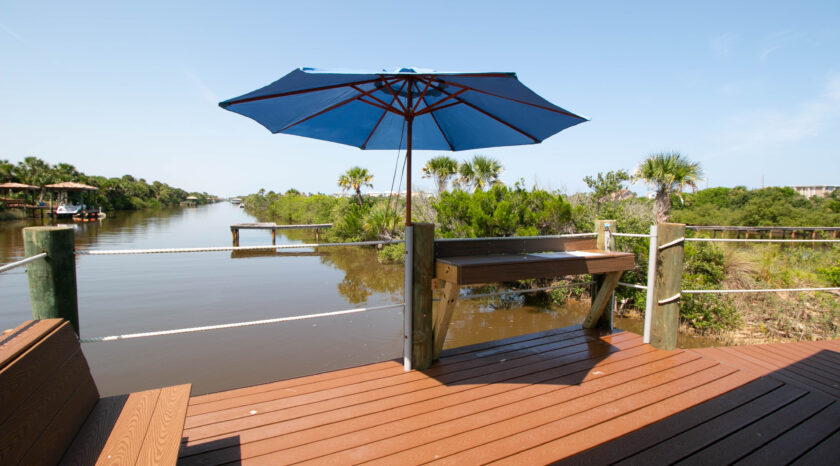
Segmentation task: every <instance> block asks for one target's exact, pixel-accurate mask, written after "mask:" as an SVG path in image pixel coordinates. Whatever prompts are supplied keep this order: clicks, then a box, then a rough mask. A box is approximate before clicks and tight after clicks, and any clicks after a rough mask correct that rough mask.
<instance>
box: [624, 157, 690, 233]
mask: <svg viewBox="0 0 840 466" xmlns="http://www.w3.org/2000/svg"><path fill="white" fill-rule="evenodd" d="M702 178H703V169H702V168H701V167H700V163H698V162H692V161H690V160H688V158H686V157H683V155H682V154H680V153H679V152H660V153H657V154H651V155H649V156H648V157H647V158H646V159H644V160H643V161H642V163H641V164H639V167H638V168H636V173H635V174H634V175H633V181H634V182H636V181H639V180H643V181H644V182H645V183H647V184H649V185H650V186H651V187H652V188H653V189H654V190H655V191H656V199H655V201H654V203H653V217H654V218H655V219H656V221H657V222H665V221H667V220H668V211H669V210H671V194H677V195H679V193H681V192H682V190H683V188H685V187H686V186H690V187H692V188H696V187H697V182H698V181H700V180H701V179H702ZM680 199H682V197H680Z"/></svg>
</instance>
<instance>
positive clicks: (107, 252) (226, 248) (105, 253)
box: [75, 240, 404, 256]
mask: <svg viewBox="0 0 840 466" xmlns="http://www.w3.org/2000/svg"><path fill="white" fill-rule="evenodd" d="M401 243H404V241H402V240H395V241H356V242H353V243H311V244H279V245H271V246H220V247H208V248H169V249H112V250H103V251H96V250H87V251H76V252H75V254H76V255H77V256H113V255H117V254H171V253H187V252H221V251H265V250H269V251H270V250H274V249H303V248H325V247H335V246H375V245H378V244H401Z"/></svg>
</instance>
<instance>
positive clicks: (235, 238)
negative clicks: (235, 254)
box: [230, 227, 239, 247]
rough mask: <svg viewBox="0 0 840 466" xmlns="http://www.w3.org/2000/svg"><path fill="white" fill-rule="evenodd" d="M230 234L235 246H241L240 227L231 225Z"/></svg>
mask: <svg viewBox="0 0 840 466" xmlns="http://www.w3.org/2000/svg"><path fill="white" fill-rule="evenodd" d="M230 236H231V238H232V239H233V247H237V246H239V228H234V227H230Z"/></svg>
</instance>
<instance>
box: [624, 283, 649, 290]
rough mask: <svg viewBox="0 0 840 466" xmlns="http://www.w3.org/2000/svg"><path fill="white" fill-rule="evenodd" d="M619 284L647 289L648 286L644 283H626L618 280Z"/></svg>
mask: <svg viewBox="0 0 840 466" xmlns="http://www.w3.org/2000/svg"><path fill="white" fill-rule="evenodd" d="M618 284H619V285H621V286H626V287H627V288H636V289H637V290H646V289H647V287H646V286H644V285H637V284H635V283H624V282H618Z"/></svg>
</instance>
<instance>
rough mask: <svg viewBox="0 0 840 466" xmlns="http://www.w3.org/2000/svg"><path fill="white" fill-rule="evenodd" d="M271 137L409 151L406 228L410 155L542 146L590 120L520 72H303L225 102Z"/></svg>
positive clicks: (409, 183) (407, 70)
mask: <svg viewBox="0 0 840 466" xmlns="http://www.w3.org/2000/svg"><path fill="white" fill-rule="evenodd" d="M219 106H221V107H222V108H224V109H227V110H230V111H232V112H236V113H239V114H241V115H245V116H247V117H249V118H251V119H253V120H254V121H256V122H257V123H259V124H261V125H263V126H265V127H266V128H267V129H268V130H269V131H271V132H272V133H285V134H295V135H298V136H305V137H310V138H314V139H322V140H325V141H332V142H337V143H340V144H347V145H350V146H355V147H358V148H360V149H386V150H394V149H405V150H406V160H407V163H406V165H407V167H406V185H407V196H406V219H405V220H406V225H411V150H412V149H425V150H451V151H457V150H467V149H478V148H482V147H498V146H516V145H522V144H537V143H540V142H542V141H543V140H544V139H546V138H548V137H550V136H552V135H554V134H555V133H558V132H560V131H562V130H564V129H566V128H568V127H570V126H574V125H576V124H578V123H583V122H584V121H587V120H586V118H583V117H581V116H579V115H575V114H574V113H571V112H569V111H567V110H564V109H563V108H560V107H558V106H556V105H554V104H552V103H551V102H549V101H547V100H545V99H543V98H542V97H540V96H539V95H537V94H536V93H534V92H533V91H532V90H530V89H528V88H527V87H525V85H523V84H522V83H520V82H519V80H518V79H517V78H516V74H515V73H446V72H437V71H433V70H424V69H418V68H400V69H398V70H382V71H379V72H347V71H339V70H323V69H316V68H300V69H297V70H294V71H292V72H291V73H289V74H287V75H286V76H283V77H282V78H280V79H278V80H277V81H275V82H273V83H271V84H269V85H268V86H265V87H263V88H260V89H257V90H255V91H253V92H249V93H247V94H244V95H241V96H239V97H236V98H233V99H229V100H226V101H224V102H221V103H219Z"/></svg>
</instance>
